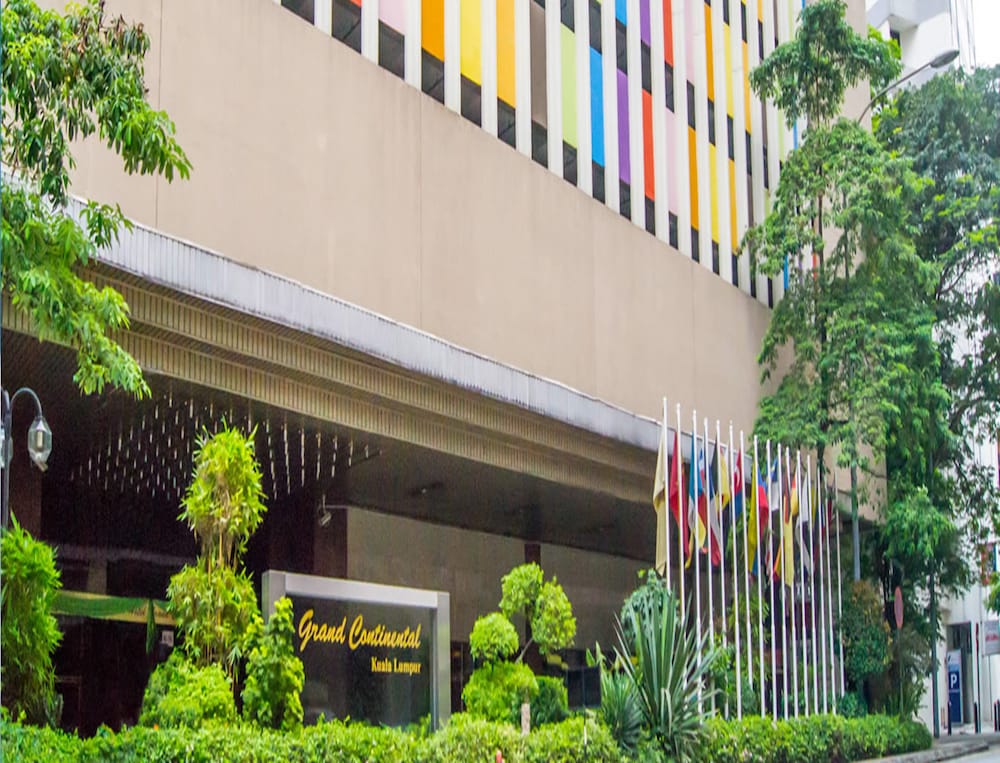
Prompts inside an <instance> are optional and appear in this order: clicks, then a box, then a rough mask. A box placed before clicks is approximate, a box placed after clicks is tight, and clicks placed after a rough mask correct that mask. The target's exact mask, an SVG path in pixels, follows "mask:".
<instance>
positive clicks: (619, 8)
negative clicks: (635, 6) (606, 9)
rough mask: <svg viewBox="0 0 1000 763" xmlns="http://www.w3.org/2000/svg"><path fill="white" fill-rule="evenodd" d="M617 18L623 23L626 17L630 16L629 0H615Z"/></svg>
mask: <svg viewBox="0 0 1000 763" xmlns="http://www.w3.org/2000/svg"><path fill="white" fill-rule="evenodd" d="M608 2H610V0H608ZM615 18H616V19H618V20H619V21H620V22H622V23H623V24H625V23H626V19H627V18H628V0H615Z"/></svg>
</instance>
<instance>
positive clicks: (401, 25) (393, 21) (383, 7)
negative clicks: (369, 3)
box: [378, 0, 406, 34]
mask: <svg viewBox="0 0 1000 763" xmlns="http://www.w3.org/2000/svg"><path fill="white" fill-rule="evenodd" d="M378 17H379V19H381V20H382V22H383V23H384V24H385V25H386V26H390V27H392V28H393V29H395V30H396V31H397V32H399V33H400V34H406V0H379V2H378Z"/></svg>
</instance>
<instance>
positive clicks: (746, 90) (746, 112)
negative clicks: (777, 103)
mask: <svg viewBox="0 0 1000 763" xmlns="http://www.w3.org/2000/svg"><path fill="white" fill-rule="evenodd" d="M743 123H744V127H746V130H747V132H751V130H750V53H749V51H748V50H747V44H746V43H743ZM749 161H750V157H747V162H749Z"/></svg>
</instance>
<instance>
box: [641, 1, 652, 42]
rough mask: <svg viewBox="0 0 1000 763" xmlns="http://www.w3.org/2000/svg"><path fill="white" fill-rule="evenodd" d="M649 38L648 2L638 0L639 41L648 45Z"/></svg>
mask: <svg viewBox="0 0 1000 763" xmlns="http://www.w3.org/2000/svg"><path fill="white" fill-rule="evenodd" d="M651 37H652V36H651V34H650V27H649V0H639V39H640V40H642V41H643V42H644V43H646V44H647V45H649V41H650V39H651Z"/></svg>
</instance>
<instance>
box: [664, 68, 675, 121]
mask: <svg viewBox="0 0 1000 763" xmlns="http://www.w3.org/2000/svg"><path fill="white" fill-rule="evenodd" d="M663 73H664V82H665V83H666V86H667V87H666V90H667V93H666V96H667V99H666V100H667V108H668V109H670V110H671V111H673V110H674V67H672V66H671V65H670V64H667V63H665V64H664V65H663Z"/></svg>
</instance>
